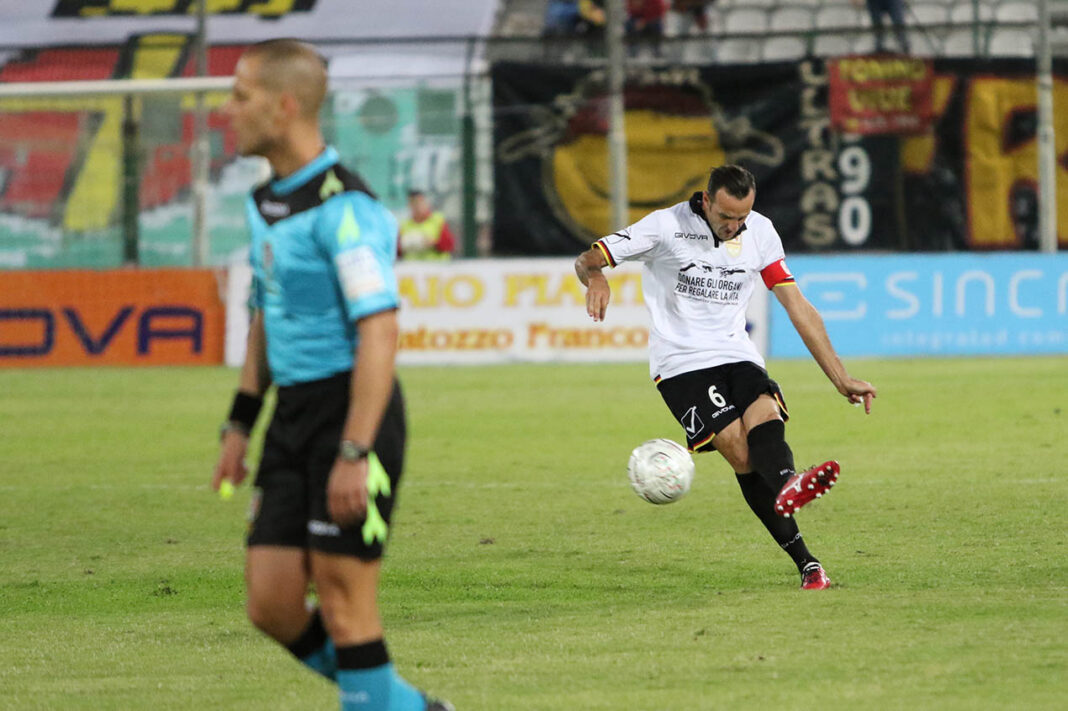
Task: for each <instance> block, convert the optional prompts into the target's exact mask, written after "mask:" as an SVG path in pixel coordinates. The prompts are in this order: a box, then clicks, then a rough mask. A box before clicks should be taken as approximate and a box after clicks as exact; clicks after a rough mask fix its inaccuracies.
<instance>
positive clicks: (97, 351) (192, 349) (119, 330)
mask: <svg viewBox="0 0 1068 711" xmlns="http://www.w3.org/2000/svg"><path fill="white" fill-rule="evenodd" d="M223 316H224V314H223V302H222V299H221V298H220V295H219V285H218V283H217V280H216V276H215V274H214V273H213V272H211V271H209V270H184V269H159V270H153V269H147V270H133V269H131V270H117V271H100V272H97V271H20V272H6V273H5V274H4V277H3V279H0V367H4V366H15V367H28V366H45V365H104V364H106V365H200V364H210V363H219V362H221V361H222V356H223V334H224V328H223V326H224V324H223Z"/></svg>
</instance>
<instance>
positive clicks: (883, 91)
mask: <svg viewBox="0 0 1068 711" xmlns="http://www.w3.org/2000/svg"><path fill="white" fill-rule="evenodd" d="M827 70H828V81H829V83H830V84H829V87H830V89H829V91H830V98H829V101H830V109H831V125H832V126H833V127H834V128H835V129H836V130H839V131H844V132H846V133H858V134H863V135H871V134H882V133H899V134H909V133H920V132H922V131H926V130H927V129H928V127H929V126H930V125H931V116H932V102H931V84H932V80H933V78H934V67H933V65H932V63H931V60H930V59H919V58H915V57H903V56H895V55H872V56H850V57H839V58H837V59H832V60H829V61H828V63H827Z"/></svg>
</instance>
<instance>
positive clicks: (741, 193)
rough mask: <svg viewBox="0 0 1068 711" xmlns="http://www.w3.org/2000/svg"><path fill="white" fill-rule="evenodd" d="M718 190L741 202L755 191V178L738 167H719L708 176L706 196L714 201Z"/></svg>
mask: <svg viewBox="0 0 1068 711" xmlns="http://www.w3.org/2000/svg"><path fill="white" fill-rule="evenodd" d="M720 188H723V189H724V190H726V191H727V194H728V195H730V196H731V197H734V198H738V199H739V200H741V199H743V198H746V197H749V193H750V192H752V191H753V190H756V178H754V177H753V174H752V173H750V172H749V171H748V170H746V169H745V168H743V167H742V166H740V165H721V166H719V167H718V168H713V169H712V173H711V174H710V175H709V176H708V196H709V197H710V198H713V199H714V198H715V197H716V193H718V192H719V189H720Z"/></svg>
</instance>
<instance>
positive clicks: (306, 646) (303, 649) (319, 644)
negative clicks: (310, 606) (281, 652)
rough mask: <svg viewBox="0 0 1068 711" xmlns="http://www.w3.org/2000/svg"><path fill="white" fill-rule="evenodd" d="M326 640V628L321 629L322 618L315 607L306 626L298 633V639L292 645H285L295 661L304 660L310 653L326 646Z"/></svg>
mask: <svg viewBox="0 0 1068 711" xmlns="http://www.w3.org/2000/svg"><path fill="white" fill-rule="evenodd" d="M326 639H327V634H326V628H325V627H323V617H322V615H321V614H319V608H318V607H317V608H315V609H314V610H312V615H311V619H309V620H308V626H307V627H305V628H304V631H303V632H301V633H300V637H298V638H297V640H296V641H295V642H293V643H292V644H288V645H286V649H288V650H289V651H290V652H291V653H292V654H293V656H294V657H296V658H297V659H304V657H306V656H308V655H309V654H311V653H312V652H316V651H318V650H320V649H322V648H323V645H324V644H326Z"/></svg>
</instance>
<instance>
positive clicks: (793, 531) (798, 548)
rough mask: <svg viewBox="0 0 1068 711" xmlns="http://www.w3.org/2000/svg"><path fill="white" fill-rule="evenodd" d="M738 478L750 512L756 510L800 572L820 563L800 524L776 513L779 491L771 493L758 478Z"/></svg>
mask: <svg viewBox="0 0 1068 711" xmlns="http://www.w3.org/2000/svg"><path fill="white" fill-rule="evenodd" d="M735 476H736V477H737V478H738V486H740V487H741V489H742V496H744V497H745V502H746V503H747V504H749V508H751V509H753V513H755V514H756V516H757V518H759V519H760V522H761V523H762V524H764V528H766V529H768V533H770V534H771V537H772V538H774V539H775V542H776V543H778V544H779V547H780V548H782V549H783V550H784V551H786V553H787V555H789V556H790V557H791V558H793V560H794V563H795V564H796V565H797V569H798V570H803V569H804V567H805V566H806V565H808V564H809V563H815V562H819V561H817V560H816V557H815V556H814V555H812V554H811V553H810V552H809V550H808V548H807V547H806V546H805V540H804V538H802V537H801V531H800V530H799V529H798V528H797V521H795V520H794V519H792V518H783V517H782V516H779V515H778V514H777V513H775V496H776V495H777V494H778V491H777V490H776V491H774V492H773V491H772V490H771V489H770V488H769V487H768V485H767V484H766V483H765V482H764V480H763V479H761V478H760V477H759V476H757V475H756V474H735Z"/></svg>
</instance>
